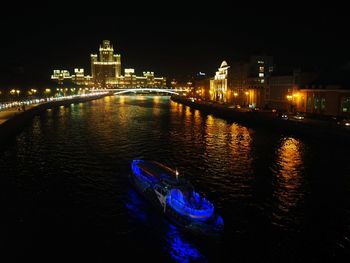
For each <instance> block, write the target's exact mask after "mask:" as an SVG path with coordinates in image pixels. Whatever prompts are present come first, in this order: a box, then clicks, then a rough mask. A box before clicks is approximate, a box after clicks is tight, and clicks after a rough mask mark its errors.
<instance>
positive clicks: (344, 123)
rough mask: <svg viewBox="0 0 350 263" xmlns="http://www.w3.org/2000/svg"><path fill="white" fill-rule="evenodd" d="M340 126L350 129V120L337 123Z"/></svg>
mask: <svg viewBox="0 0 350 263" xmlns="http://www.w3.org/2000/svg"><path fill="white" fill-rule="evenodd" d="M337 123H338V124H339V125H341V126H344V127H349V128H350V119H342V120H341V121H338V122H337Z"/></svg>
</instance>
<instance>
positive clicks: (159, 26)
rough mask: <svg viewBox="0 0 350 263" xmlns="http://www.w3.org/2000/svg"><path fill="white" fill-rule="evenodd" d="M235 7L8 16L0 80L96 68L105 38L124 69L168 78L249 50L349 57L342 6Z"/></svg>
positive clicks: (295, 60) (315, 62)
mask: <svg viewBox="0 0 350 263" xmlns="http://www.w3.org/2000/svg"><path fill="white" fill-rule="evenodd" d="M232 10H233V11H232V12H230V13H227V14H225V15H223V16H215V15H210V13H201V12H198V13H197V15H196V13H194V14H188V15H181V16H178V15H176V16H175V15H168V16H165V15H163V16H157V15H151V16H116V17H111V16H108V17H102V16H101V17H85V18H80V17H73V16H72V15H68V16H64V15H53V16H51V17H50V16H47V15H46V16H38V15H36V16H15V17H3V18H1V21H0V22H1V26H0V27H1V34H2V40H1V41H0V50H1V54H2V55H1V56H2V63H1V64H2V65H1V66H0V69H1V70H0V71H1V72H0V78H1V79H0V80H3V81H11V80H8V79H9V78H10V79H11V78H12V77H13V76H17V75H16V74H18V72H20V73H19V74H23V75H26V76H27V77H26V79H28V76H30V78H31V79H33V80H35V81H42V82H45V81H48V79H49V76H50V74H51V72H52V70H53V69H68V70H70V71H72V70H73V68H74V67H83V68H85V69H86V71H87V72H88V73H90V66H89V65H90V64H89V63H90V54H91V53H97V51H98V46H99V44H100V43H101V41H102V40H103V39H109V40H111V41H112V43H113V45H114V49H115V50H116V51H117V53H120V54H121V56H122V67H123V68H125V67H133V68H135V69H136V72H137V73H138V74H140V73H141V72H142V71H144V70H151V71H155V73H156V74H157V75H165V76H167V77H169V78H170V77H182V76H186V75H190V74H193V73H194V72H198V71H204V72H207V73H209V74H214V72H215V70H216V68H217V67H218V66H219V64H220V63H221V61H222V60H223V59H226V60H228V61H229V62H233V61H237V60H239V59H244V58H247V57H248V56H249V55H251V54H267V55H272V56H274V59H275V63H276V64H277V66H278V67H282V68H283V67H288V66H293V67H295V66H303V67H307V68H310V67H311V68H316V69H325V68H334V69H336V68H337V67H339V66H341V65H344V64H346V63H349V62H350V51H349V47H350V41H349V38H350V37H349V34H350V33H349V24H350V23H349V19H348V17H347V14H346V13H345V12H343V11H341V8H338V9H337V8H323V9H319V10H316V9H306V10H303V11H301V8H300V7H298V8H297V9H294V10H291V9H288V8H286V9H285V10H283V9H282V10H279V11H276V10H272V9H271V10H259V9H257V10H253V9H251V8H250V9H232ZM13 71H15V73H13ZM13 74H14V75H13Z"/></svg>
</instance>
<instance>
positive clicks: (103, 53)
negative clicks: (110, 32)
mask: <svg viewBox="0 0 350 263" xmlns="http://www.w3.org/2000/svg"><path fill="white" fill-rule="evenodd" d="M99 51H100V61H101V62H113V61H114V59H113V52H114V49H113V46H112V45H111V44H110V42H109V40H103V43H102V46H101V45H100V49H99Z"/></svg>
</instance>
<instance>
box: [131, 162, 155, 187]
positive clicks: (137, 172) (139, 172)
mask: <svg viewBox="0 0 350 263" xmlns="http://www.w3.org/2000/svg"><path fill="white" fill-rule="evenodd" d="M143 162H144V161H143V160H133V161H132V163H131V170H132V172H133V174H134V175H135V176H137V177H139V178H140V179H141V181H146V182H149V183H150V182H156V181H157V179H156V178H152V177H150V176H147V175H145V174H144V172H143V171H142V170H141V169H140V167H139V166H138V164H140V163H143Z"/></svg>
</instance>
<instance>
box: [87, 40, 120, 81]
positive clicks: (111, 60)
mask: <svg viewBox="0 0 350 263" xmlns="http://www.w3.org/2000/svg"><path fill="white" fill-rule="evenodd" d="M91 75H92V80H93V83H94V85H95V86H102V87H108V86H112V85H116V84H117V78H119V77H120V76H121V60H120V54H114V49H113V46H112V45H111V44H110V41H109V40H103V43H102V45H100V49H99V57H98V56H97V55H96V54H91Z"/></svg>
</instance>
